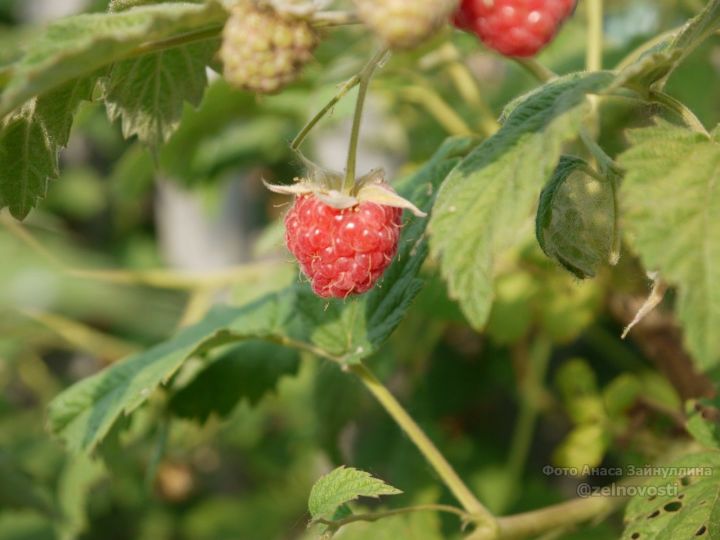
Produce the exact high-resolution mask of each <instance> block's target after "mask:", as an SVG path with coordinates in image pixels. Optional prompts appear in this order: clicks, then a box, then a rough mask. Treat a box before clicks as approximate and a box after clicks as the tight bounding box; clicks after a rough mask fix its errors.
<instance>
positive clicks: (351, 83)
mask: <svg viewBox="0 0 720 540" xmlns="http://www.w3.org/2000/svg"><path fill="white" fill-rule="evenodd" d="M359 83H360V74H359V73H358V74H357V75H354V76H353V77H352V78H350V79H348V80H347V81H346V82H345V83H344V84H343V85H342V86H341V87H340V90H339V91H338V93H337V94H335V96H333V98H332V99H331V100H330V101H329V102H328V103H327V104H326V105H325V106H324V107H323V108H322V109H321V110H320V112H318V113H317V114H316V115H315V116H313V117H312V118H311V119H310V121H309V122H308V123H307V124H305V126H304V127H303V128H302V130H300V133H298V134H297V136H296V137H295V138H294V139H293V141H292V142H291V143H290V149H291V150H293V151H295V152H297V150H298V149H299V148H300V145H301V144H302V143H303V142H304V141H305V139H306V138H307V136H308V134H309V133H310V132H311V131H312V129H313V128H314V127H315V125H316V124H317V123H318V122H319V121H320V120H322V119H323V117H324V116H325V115H326V114H327V113H328V112H330V110H332V108H333V107H334V106H335V105H336V104H337V103H338V102H339V101H340V100H341V99H342V98H343V97H345V95H346V94H347V93H348V92H349V91H350V90H352V89H353V88H355V87H356V86H357V85H358V84H359Z"/></svg>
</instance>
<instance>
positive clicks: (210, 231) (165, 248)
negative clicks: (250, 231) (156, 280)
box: [155, 179, 248, 271]
mask: <svg viewBox="0 0 720 540" xmlns="http://www.w3.org/2000/svg"><path fill="white" fill-rule="evenodd" d="M243 180H244V179H240V180H234V179H233V181H230V182H225V183H223V184H222V186H220V187H218V189H219V190H221V191H222V193H221V195H220V196H218V197H217V198H215V197H213V203H212V205H208V204H206V203H205V201H204V200H203V197H202V194H201V193H199V192H193V191H189V190H187V189H185V188H183V187H182V186H181V185H180V184H178V183H177V182H173V181H172V180H158V182H157V197H156V200H155V214H156V217H155V220H156V224H157V228H158V235H159V238H160V246H161V249H162V252H163V257H164V259H165V261H166V263H167V264H168V265H169V266H171V267H173V268H179V269H182V270H189V271H207V270H213V269H218V268H224V267H228V266H232V265H236V264H238V263H240V262H242V261H243V260H246V258H247V253H248V245H247V244H248V240H247V231H246V227H245V224H244V219H243V216H244V212H243V202H244V201H245V200H246V196H245V194H244V191H245V189H244V188H245V187H246V184H247V182H244V181H243ZM210 206H212V207H210Z"/></svg>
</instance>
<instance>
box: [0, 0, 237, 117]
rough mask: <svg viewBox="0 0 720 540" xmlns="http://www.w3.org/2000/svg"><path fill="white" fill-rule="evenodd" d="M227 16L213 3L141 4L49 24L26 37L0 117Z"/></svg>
mask: <svg viewBox="0 0 720 540" xmlns="http://www.w3.org/2000/svg"><path fill="white" fill-rule="evenodd" d="M225 17H226V14H225V11H224V9H223V8H222V7H221V6H220V5H219V4H218V3H216V2H210V3H208V4H206V5H198V4H192V3H187V2H182V3H173V4H159V5H151V6H143V7H137V8H134V9H131V10H129V11H124V12H121V13H107V14H99V13H95V14H83V15H77V16H75V17H69V18H66V19H61V20H59V21H57V22H54V23H52V24H50V25H49V26H48V27H47V29H46V30H45V32H44V33H43V34H42V35H40V36H39V37H38V38H37V39H35V40H33V41H31V42H30V43H29V45H28V48H27V52H26V53H25V55H24V56H23V58H22V59H21V60H19V61H18V62H17V63H16V64H15V65H14V66H13V70H12V72H11V77H12V78H11V79H10V81H9V82H8V84H7V86H6V87H5V89H4V91H3V93H2V95H1V96H0V116H4V115H6V114H7V113H9V112H10V111H12V110H13V109H15V108H17V107H20V106H21V105H22V104H23V103H25V102H26V101H27V100H29V99H30V98H32V97H34V96H36V95H38V94H44V93H46V92H48V91H50V90H52V89H54V88H56V87H58V86H60V85H62V84H64V83H66V82H68V81H71V80H72V79H75V78H78V77H82V76H85V75H89V74H90V73H92V72H94V71H96V70H97V69H99V68H101V67H103V66H107V65H109V64H112V63H114V62H117V61H120V60H124V59H127V58H128V57H129V56H130V55H131V54H134V53H136V52H137V53H139V54H140V53H143V52H144V51H143V50H139V51H138V50H137V49H138V47H140V46H141V45H143V44H145V43H147V42H151V41H160V40H167V39H170V38H172V37H175V36H177V35H180V34H187V33H190V32H195V31H199V30H205V29H207V28H208V27H215V26H217V27H220V26H221V25H222V23H223V21H224V19H225Z"/></svg>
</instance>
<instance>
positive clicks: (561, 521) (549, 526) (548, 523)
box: [466, 495, 627, 540]
mask: <svg viewBox="0 0 720 540" xmlns="http://www.w3.org/2000/svg"><path fill="white" fill-rule="evenodd" d="M626 500H627V498H626V497H613V496H599V495H593V496H589V497H587V498H582V499H573V500H571V501H567V502H564V503H560V504H555V505H553V506H548V507H546V508H542V509H540V510H533V511H531V512H523V513H521V514H515V515H512V516H506V517H501V518H497V524H498V531H497V533H496V534H494V535H493V534H491V533H489V532H487V531H483V530H476V531H474V532H473V533H472V534H470V535H469V536H468V537H467V538H466V540H525V539H527V538H536V537H537V536H539V535H541V534H544V533H549V532H552V531H556V530H558V529H565V528H568V527H573V526H576V525H580V524H582V523H585V522H587V521H590V520H593V519H598V518H602V517H604V516H606V515H608V514H611V513H612V512H614V511H615V510H617V509H618V508H620V507H621V506H622V505H623V504H625V502H626Z"/></svg>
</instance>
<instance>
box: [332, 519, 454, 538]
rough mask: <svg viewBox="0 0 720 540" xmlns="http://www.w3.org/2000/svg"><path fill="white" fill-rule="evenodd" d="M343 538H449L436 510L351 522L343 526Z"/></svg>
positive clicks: (340, 536)
mask: <svg viewBox="0 0 720 540" xmlns="http://www.w3.org/2000/svg"><path fill="white" fill-rule="evenodd" d="M338 537H339V538H342V540H370V539H371V540H399V539H401V538H402V539H408V540H409V539H412V540H443V539H445V540H447V538H454V537H452V536H450V537H449V536H448V535H447V534H444V533H443V529H442V525H441V522H440V517H439V516H438V514H437V513H435V512H413V513H410V514H406V515H401V516H391V517H386V518H383V519H380V520H378V521H374V522H361V521H358V522H356V523H350V524H348V525H345V526H343V528H342V535H339V536H338Z"/></svg>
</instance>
